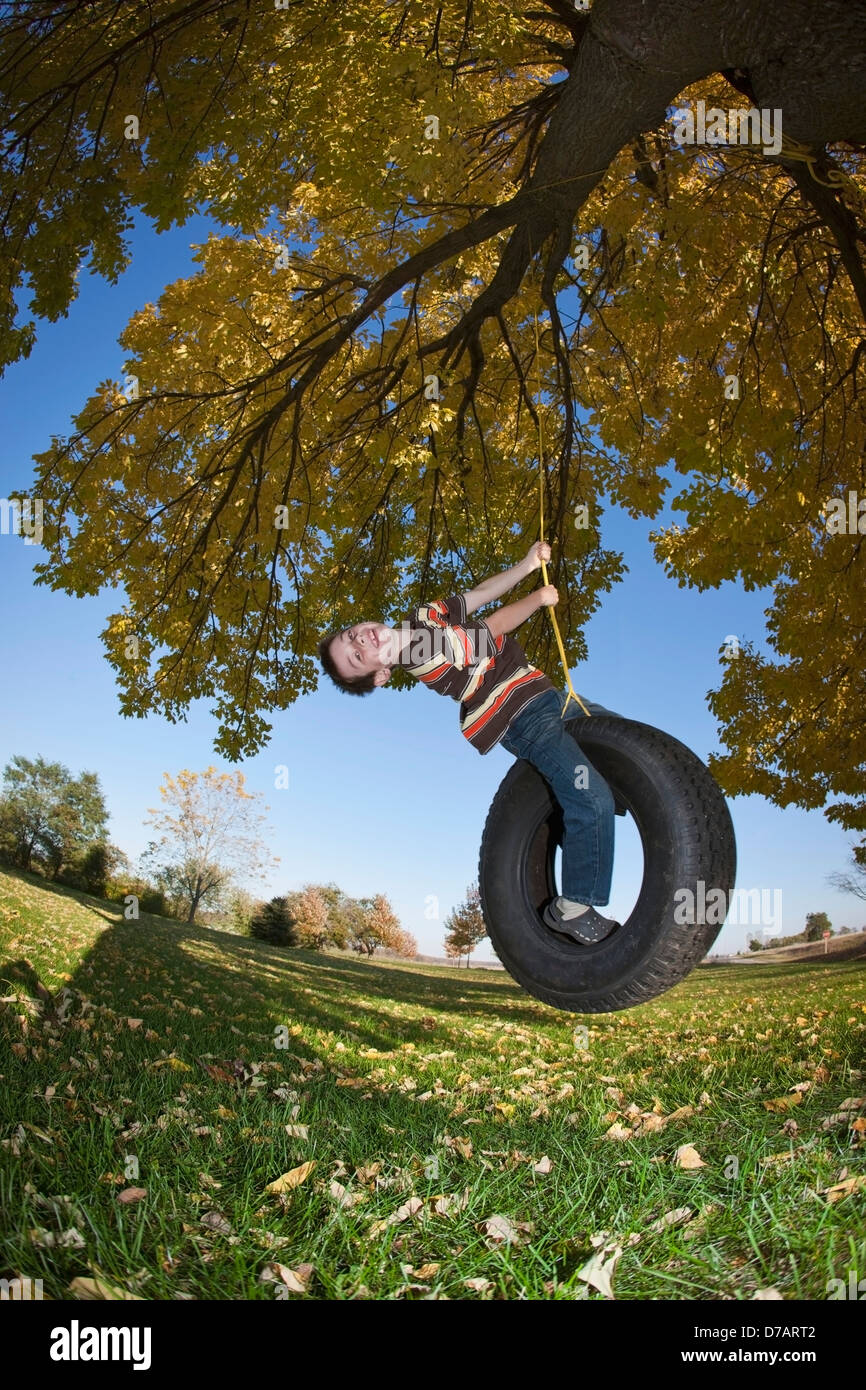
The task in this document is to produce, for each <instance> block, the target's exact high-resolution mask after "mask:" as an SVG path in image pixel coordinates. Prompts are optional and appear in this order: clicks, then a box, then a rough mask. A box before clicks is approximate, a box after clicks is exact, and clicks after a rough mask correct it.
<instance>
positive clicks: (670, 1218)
mask: <svg viewBox="0 0 866 1390" xmlns="http://www.w3.org/2000/svg"><path fill="white" fill-rule="evenodd" d="M695 1215H696V1213H695V1210H694V1208H693V1207H674V1209H673V1210H672V1211H666V1212H665V1214H664V1216H660V1217H659V1219H658V1221H654V1222H653V1223H652V1225H651V1226H647V1228H646V1230H645V1231H643V1232H642V1233H641V1234H642V1235H644V1236H657V1235H661V1233H662V1231H666V1230H668V1228H669V1227H671V1226H682V1225H684V1224H685V1222H686V1221H691V1220H692V1219H693V1217H694V1216H695ZM631 1244H633V1245H636V1244H637V1241H631Z"/></svg>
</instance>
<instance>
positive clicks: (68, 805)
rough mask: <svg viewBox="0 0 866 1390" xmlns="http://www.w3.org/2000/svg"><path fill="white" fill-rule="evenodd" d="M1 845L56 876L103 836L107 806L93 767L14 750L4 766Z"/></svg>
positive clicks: (17, 859)
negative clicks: (74, 767) (80, 768)
mask: <svg viewBox="0 0 866 1390" xmlns="http://www.w3.org/2000/svg"><path fill="white" fill-rule="evenodd" d="M3 784H4V786H3V793H2V796H0V845H2V847H3V849H4V850H5V853H6V855H7V857H8V858H10V859H11V860H12V862H13V863H15V864H17V865H19V867H20V868H22V869H27V870H32V868H33V867H34V863H35V864H38V865H39V867H40V868H42V869H43V870H45V871H47V872H48V873H50V874H51V876H52V878H57V877H58V875H59V874H60V873H61V871H62V870H63V868H64V867H65V866H66V865H68V864H70V863H71V862H72V861H73V860H74V859H75V857H76V856H78V855H81V854H82V853H83V852H84V851H85V850H86V848H87V846H88V845H90V844H92V843H93V842H94V841H101V840H103V839H104V838H105V831H106V823H107V821H108V810H107V808H106V805H105V801H104V800H103V796H102V789H101V787H100V785H99V778H98V777H97V775H96V773H95V772H82V773H80V774H79V776H78V777H73V775H72V773H71V772H70V771H69V769H68V768H67V767H64V766H63V764H62V763H48V762H46V761H45V759H44V758H35V759H32V760H31V759H30V758H23V757H20V756H16V757H14V758H12V759H11V761H10V762H9V763H7V765H6V767H5V769H4V772H3Z"/></svg>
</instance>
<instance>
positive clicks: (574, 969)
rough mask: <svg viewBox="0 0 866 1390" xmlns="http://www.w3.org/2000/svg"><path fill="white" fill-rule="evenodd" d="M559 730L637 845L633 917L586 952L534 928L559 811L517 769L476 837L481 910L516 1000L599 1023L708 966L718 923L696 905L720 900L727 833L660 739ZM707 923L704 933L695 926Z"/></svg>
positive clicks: (583, 726)
mask: <svg viewBox="0 0 866 1390" xmlns="http://www.w3.org/2000/svg"><path fill="white" fill-rule="evenodd" d="M566 727H567V729H568V732H569V733H570V734H571V735H572V737H573V738H575V739H576V740H577V742H578V744H579V745H580V747H581V749H582V750H583V751H584V752H585V754H586V756H587V757H588V758H589V760H590V762H591V763H592V764H593V765H594V766H595V767H596V768H597V769H598V771H599V772H600V773H601V775H602V777H604V779H605V781H606V782H607V783H608V785H609V786H610V789H611V791H612V793H613V797H614V802H615V805H616V813H617V815H625V813H626V812H629V813H630V814H631V816H632V817H633V819H634V822H635V825H636V826H637V829H638V832H639V834H640V839H641V844H642V846H643V855H644V876H643V882H642V884H641V889H640V894H639V896H638V900H637V902H636V903H635V906H634V909H633V910H632V912H631V914H630V916H629V917H628V919H627V921H625V922H623V923H622V925H621V926H620V927H619V928H617V929H616V930H615V931H613V932H612V933H611V934H610V935H609V936H607V937H605V939H604V940H602V941H599V942H597V943H595V944H594V945H591V946H588V945H581V944H579V943H578V942H576V941H572V940H571V939H569V938H568V937H566V936H564V935H563V934H562V933H560V932H556V931H553V930H551V928H550V927H548V926H547V925H546V924H545V923H544V922H543V920H542V917H541V911H542V908H543V907H544V904H545V903H546V902H547V901H549V900H550V898H552V897H554V896H555V895H556V893H557V891H558V890H557V886H556V881H555V875H554V867H555V854H556V850H557V848H558V846H559V845H561V843H562V811H561V808H560V806H559V803H558V802H557V800H556V798H555V796H554V794H553V792H552V790H551V788H550V786H549V784H548V783H547V781H546V779H545V778H544V777H542V775H541V773H540V772H538V771H537V769H536V768H535V767H533V766H532V764H531V763H528V762H526V761H525V760H523V759H518V761H517V762H516V763H515V764H514V766H513V767H512V768H511V769H510V771H509V772H508V774H507V776H506V777H505V778H504V780H503V782H502V783H501V785H500V787H499V790H498V791H497V793H496V796H495V797H494V799H493V803H492V805H491V807H490V811H489V813H488V816H487V821H486V823H485V826H484V834H483V837H482V842H481V854H480V859H479V868H478V879H479V887H480V890H481V905H482V910H483V913H484V920H485V922H486V924H487V931H488V934H489V937H490V941H491V943H492V945H493V949H494V950H495V952H496V954H497V956H498V957H499V959H500V960H501V962H502V964H503V965H504V966H505V968H506V970H507V971H508V972H509V973H510V974H511V975H512V976H513V977H514V979H515V980H517V982H518V983H519V984H521V985H523V987H524V989H526V990H528V991H529V993H530V994H532V995H534V996H535V997H536V998H537V999H541V1000H543V1001H544V1002H545V1003H546V1004H552V1005H553V1006H554V1007H555V1008H557V1009H565V1010H568V1011H570V1012H574V1013H608V1012H614V1011H616V1010H619V1009H629V1008H632V1007H633V1006H634V1005H635V1004H642V1003H645V1002H646V1001H647V1000H649V999H654V998H656V997H657V996H658V995H659V994H663V993H664V992H665V990H668V989H670V988H671V987H672V986H673V985H675V984H678V983H679V981H680V980H682V979H683V978H684V977H685V976H686V975H688V974H689V972H690V971H691V970H692V969H693V968H694V967H695V966H696V965H697V964H698V962H699V961H700V960H702V959H703V957H704V956H705V955H706V953H707V951H708V950H709V948H710V946H711V945H712V943H713V942H714V941H715V939H716V937H717V936H718V934H719V932H720V931H721V929H722V924H723V921H724V917H725V912H724V911H722V912H721V913H719V912H718V911H714V912H711V913H705V912H702V911H701V906H702V905H703V904H704V903H705V902H708V901H709V902H710V903H718V901H719V900H718V897H715V898H712V897H711V896H710V895H711V892H712V890H713V889H721V890H722V892H723V893H724V895H725V902H726V903H727V902H729V901H730V899H729V897H728V894H729V893H730V891H731V889H732V888H733V885H734V878H735V873H736V842H735V839H734V827H733V824H732V822H731V816H730V812H729V811H728V806H727V803H726V801H725V798H724V796H723V795H722V792H721V790H720V789H719V787H718V785H717V783H716V782H715V780H714V779H713V777H712V776H711V774H710V772H709V770H708V768H707V767H706V766H705V765H704V763H702V762H701V760H700V758H698V757H697V756H696V754H694V753H693V752H692V751H691V750H690V749H689V748H687V747H686V746H685V744H683V743H680V742H679V741H678V740H677V739H675V738H672V737H671V735H670V734H666V733H663V732H662V731H661V730H660V729H654V728H652V727H651V726H650V725H648V724H640V723H636V722H635V721H634V720H631V719H620V718H618V717H615V716H607V715H601V716H598V715H593V716H591V717H586V716H582V717H580V718H575V719H571V720H568V721H567V722H566ZM682 890H689V891H690V892H691V893H692V894H693V896H692V898H691V899H690V900H689V899H688V898H686V897H684V896H683V895H682ZM689 902H690V903H691V905H692V910H691V911H690V910H689V907H688V904H689ZM603 910H604V909H602V911H603ZM707 915H710V916H712V918H713V920H712V921H711V922H709V923H708V922H706V921H701V920H694V919H695V918H698V919H700V918H701V917H704V916H707ZM688 917H691V919H692V920H685V921H684V920H683V918H688Z"/></svg>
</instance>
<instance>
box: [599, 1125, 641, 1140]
mask: <svg viewBox="0 0 866 1390" xmlns="http://www.w3.org/2000/svg"><path fill="white" fill-rule="evenodd" d="M604 1137H605V1139H633V1138H634V1130H633V1129H627V1128H626V1126H625V1125H621V1124H615V1125H611V1127H610V1129H607V1130H605V1132H604Z"/></svg>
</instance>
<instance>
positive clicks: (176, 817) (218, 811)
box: [142, 766, 279, 922]
mask: <svg viewBox="0 0 866 1390" xmlns="http://www.w3.org/2000/svg"><path fill="white" fill-rule="evenodd" d="M244 782H245V779H244V775H243V773H242V772H217V770H216V768H215V767H213V766H211V767H208V768H207V769H206V770H205V771H204V772H188V771H187V770H186V769H184V771H182V772H179V773H178V775H177V777H176V778H175V777H170V776H169V774H168V773H167V772H166V773H164V774H163V785H162V786H161V787H160V789H159V792H160V796H161V798H162V803H163V809H162V810H161V811H157V810H155V809H153V808H149V810H150V815H151V817H152V819H149V820H146V821H145V825H151V826H153V827H154V828H155V829H156V831H157V833H158V834H159V839H158V840H155V841H151V843H150V845H149V846H148V849H147V851H146V852H145V854H144V855H142V862H143V863H145V864H147V865H148V866H152V867H153V869H154V871H155V874H156V878H157V881H158V883H159V884H160V887H162V888H163V889H164V890H165V891H166V892H168V893H169V894H172V895H175V896H176V897H178V898H179V899H180V900H181V901H182V902H183V904H184V908H185V910H186V913H187V917H186V920H187V922H194V921H195V915H196V912H197V911H198V908H199V906H200V905H202V906H207V905H209V904H215V903H218V902H219V900H220V895H221V894H222V893H224V892H225V891H226V890H227V889H228V888H229V886H230V885H231V884H232V882H233V881H234V878H235V877H236V875H237V874H238V873H239V872H241V871H243V873H244V874H245V875H246V876H250V877H251V876H252V875H254V874H255V873H257V872H258V871H260V870H262V869H264V868H265V867H266V866H267V865H269V864H271V863H273V864H276V863H278V862H279V860H278V859H271V857H270V856H269V855H268V854H267V853H266V851H265V849H264V846H263V844H262V841H261V838H260V836H261V831H260V827H261V826H262V825H263V824H264V821H265V817H264V816H263V815H260V814H258V813H257V811H256V810H255V806H256V804H257V803H258V802H260V800H261V796H260V795H259V794H258V793H255V794H251V793H250V792H247V791H245V790H244ZM267 809H268V808H267V807H265V810H267Z"/></svg>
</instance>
